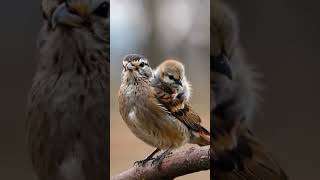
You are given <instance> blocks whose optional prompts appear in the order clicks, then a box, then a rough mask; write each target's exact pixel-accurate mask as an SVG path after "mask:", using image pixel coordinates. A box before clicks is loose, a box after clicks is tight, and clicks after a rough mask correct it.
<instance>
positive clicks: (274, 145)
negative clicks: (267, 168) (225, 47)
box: [226, 0, 320, 180]
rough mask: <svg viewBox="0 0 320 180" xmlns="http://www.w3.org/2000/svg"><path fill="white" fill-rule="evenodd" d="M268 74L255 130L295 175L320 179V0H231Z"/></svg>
mask: <svg viewBox="0 0 320 180" xmlns="http://www.w3.org/2000/svg"><path fill="white" fill-rule="evenodd" d="M226 2H229V4H230V5H231V6H232V8H233V9H234V10H235V11H236V14H237V15H238V19H239V21H240V34H241V37H240V39H241V42H242V44H243V46H244V49H245V51H246V54H247V56H248V58H249V61H250V62H252V64H254V65H256V67H257V68H258V69H259V70H260V71H261V72H262V73H263V74H264V83H265V90H264V91H263V98H264V103H263V104H262V106H261V108H260V113H259V115H258V117H257V119H256V120H255V124H254V125H255V132H256V133H257V135H258V136H259V137H260V139H261V140H262V141H263V143H264V144H265V145H266V147H267V148H268V150H270V151H271V152H272V154H273V155H274V156H275V158H276V159H277V160H279V162H280V164H281V166H282V167H283V168H284V169H285V170H286V171H287V172H288V174H289V175H290V177H291V178H292V179H293V180H317V179H320V175H319V170H320V154H319V152H320V140H319V138H320V130H319V127H320V114H319V113H320V111H319V108H320V106H319V102H320V95H319V94H318V93H319V92H320V77H319V76H320V54H319V52H320V43H319V42H320V34H319V32H320V20H319V18H320V16H319V15H320V11H319V1H301V0H282V1H279V0H267V1H263V0H259V1H248V0H242V1H239V0H227V1H226Z"/></svg>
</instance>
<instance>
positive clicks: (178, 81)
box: [174, 80, 182, 86]
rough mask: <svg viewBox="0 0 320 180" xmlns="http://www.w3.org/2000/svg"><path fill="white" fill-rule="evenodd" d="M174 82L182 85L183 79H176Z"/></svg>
mask: <svg viewBox="0 0 320 180" xmlns="http://www.w3.org/2000/svg"><path fill="white" fill-rule="evenodd" d="M174 82H175V83H176V84H178V85H180V86H182V82H181V80H175V81H174Z"/></svg>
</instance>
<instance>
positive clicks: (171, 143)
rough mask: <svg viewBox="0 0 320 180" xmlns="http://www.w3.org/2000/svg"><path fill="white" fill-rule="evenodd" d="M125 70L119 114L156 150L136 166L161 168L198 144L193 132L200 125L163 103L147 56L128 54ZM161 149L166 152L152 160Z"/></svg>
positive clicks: (135, 132)
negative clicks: (168, 158)
mask: <svg viewBox="0 0 320 180" xmlns="http://www.w3.org/2000/svg"><path fill="white" fill-rule="evenodd" d="M123 67H124V69H123V71H122V80H121V86H120V90H119V98H118V99H119V112H120V115H121V117H122V119H123V120H124V121H125V123H126V124H127V126H128V127H129V129H130V130H131V131H132V133H133V134H134V135H135V136H137V137H138V138H139V139H141V140H142V141H144V142H145V143H146V144H148V145H150V146H153V147H156V150H155V151H154V152H153V153H151V154H150V155H149V156H148V157H147V158H146V159H144V160H141V161H136V162H135V164H138V165H142V166H144V165H145V163H146V162H148V161H150V160H152V163H151V165H154V166H158V167H160V165H161V163H162V161H163V159H164V158H165V157H166V156H167V155H168V154H169V153H170V152H171V151H172V150H174V149H177V148H179V147H181V146H183V145H184V144H186V143H189V142H195V141H196V139H197V138H198V137H196V136H194V135H193V131H194V129H195V128H199V129H200V128H201V125H200V123H199V122H192V121H191V120H186V121H185V122H184V120H182V119H179V118H177V117H176V116H175V115H174V114H173V113H172V112H170V110H169V109H168V108H166V106H165V105H164V104H163V103H162V102H161V100H160V99H159V98H158V97H157V92H156V90H155V87H154V86H152V84H153V83H152V82H153V80H154V78H155V75H154V72H153V70H152V68H151V67H150V65H149V62H148V59H147V58H146V57H144V56H142V55H139V54H129V55H127V56H125V57H124V59H123ZM187 121H188V122H187ZM188 123H190V124H188ZM194 127H195V128H194ZM160 150H163V151H164V152H163V153H162V154H160V155H159V156H157V157H156V158H153V156H154V155H155V154H156V153H157V152H159V151H160Z"/></svg>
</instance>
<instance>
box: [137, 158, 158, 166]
mask: <svg viewBox="0 0 320 180" xmlns="http://www.w3.org/2000/svg"><path fill="white" fill-rule="evenodd" d="M152 159H154V158H146V159H143V160H140V161H136V162H134V164H133V166H142V167H144V165H145V164H146V163H147V162H148V161H150V160H152Z"/></svg>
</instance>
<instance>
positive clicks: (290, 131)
mask: <svg viewBox="0 0 320 180" xmlns="http://www.w3.org/2000/svg"><path fill="white" fill-rule="evenodd" d="M118 1H119V2H126V1H124V0H118ZM127 1H128V0H127ZM172 1H173V0H172ZM202 1H203V0H199V1H196V0H193V1H191V3H197V2H198V3H199V2H202ZM157 2H158V1H157ZM161 2H162V1H160V0H159V3H160V5H161V4H162V3H161ZM228 2H230V4H231V5H232V7H233V9H234V10H235V11H236V12H237V14H238V15H239V18H240V26H241V41H242V43H243V46H244V48H245V50H246V52H247V55H248V57H249V59H250V61H251V62H252V63H253V64H255V65H256V66H257V68H258V69H259V70H261V71H262V72H263V73H264V75H265V78H264V81H265V83H266V89H265V90H264V93H263V96H264V99H265V102H264V104H263V105H262V106H261V109H260V113H259V115H258V118H257V120H256V123H255V129H256V133H257V134H258V136H259V137H260V139H262V140H263V142H264V144H265V145H266V146H267V147H268V149H269V150H270V151H272V153H273V154H274V156H275V157H276V159H277V160H279V161H280V163H281V165H282V166H283V167H284V168H285V169H286V170H287V172H288V173H289V175H290V176H291V178H292V179H293V180H317V179H319V170H320V155H319V152H320V143H319V137H320V130H319V127H320V115H319V110H318V109H319V102H320V96H319V95H318V94H317V93H319V92H320V83H319V82H320V78H319V76H320V71H319V69H320V60H319V59H320V55H319V52H320V44H319V42H320V34H319V32H320V21H319V18H320V11H319V7H320V6H319V5H320V2H319V1H301V0H282V1H279V0H268V1H263V0H256V1H248V0H242V1H239V0H228ZM115 6H116V5H115ZM208 7H209V6H208ZM111 8H112V9H113V8H116V7H113V4H111ZM146 8H151V7H150V6H149V5H148V4H147V5H146ZM137 11H138V12H139V10H137ZM176 11H177V12H175V13H179V12H180V11H181V10H176ZM111 12H112V13H117V12H114V11H113V10H111ZM160 13H161V12H160ZM130 15H134V14H133V13H131V14H130ZM164 15H166V16H169V15H168V14H167V13H166V14H164ZM208 16H209V15H208ZM169 17H170V18H171V16H169ZM145 18H148V17H147V16H146V17H145ZM188 18H189V16H188V15H187V16H186V17H183V18H182V19H188ZM135 20H136V21H141V19H135ZM0 22H1V25H0V39H1V42H0V55H1V56H0V57H1V60H0V83H1V86H0V92H1V93H0V119H1V123H2V124H1V126H0V142H1V147H0V179H1V180H20V179H23V180H34V179H35V178H34V176H33V173H32V169H31V167H30V163H29V161H28V158H27V153H26V148H25V135H24V110H25V103H26V96H27V92H28V90H29V88H30V86H31V79H32V75H33V73H34V69H35V61H34V58H33V57H34V52H35V41H36V35H37V32H38V31H39V29H40V25H41V12H40V0H38V1H8V0H7V1H3V2H2V3H1V6H0ZM193 26H194V28H197V27H196V25H193ZM207 26H208V25H207ZM127 28H128V30H130V29H129V27H128V26H127ZM130 28H131V27H130ZM178 28H179V27H178ZM131 29H133V28H131ZM181 29H184V28H181ZM197 34H198V33H197ZM121 35H122V36H125V35H126V34H121ZM181 36H182V35H181ZM114 38H115V37H112V43H116V41H115V40H114ZM191 38H192V37H191ZM153 39H154V38H153ZM153 41H155V40H153ZM200 43H201V42H200ZM154 44H156V42H155V43H154ZM121 46H122V45H121ZM130 46H131V45H130ZM131 47H133V46H131ZM137 47H138V46H137ZM140 47H141V46H140ZM168 47H170V46H168ZM146 48H148V47H146ZM161 49H162V48H160V47H159V50H161ZM126 51H128V52H125V53H129V50H128V49H127V50H126ZM132 51H135V50H132ZM135 52H136V51H135ZM137 52H140V53H144V51H142V49H140V51H139V50H137ZM156 52H158V51H156ZM125 53H123V54H121V53H119V52H118V54H116V56H118V57H121V58H120V59H119V60H121V59H122V55H124V54H125ZM130 53H131V51H130ZM144 54H145V55H146V56H147V57H149V58H150V59H151V58H152V59H162V58H165V57H167V56H170V54H171V53H168V54H166V53H163V52H161V53H160V52H159V53H158V55H157V54H155V53H154V52H153V51H151V50H150V51H147V50H146V51H145V53H144ZM112 55H113V54H112ZM113 56H114V55H113ZM199 60H200V59H199ZM199 60H198V59H195V60H193V61H199ZM154 64H156V63H154ZM114 67H115V66H112V68H114ZM191 76H193V75H191ZM118 80H119V79H118ZM197 80H199V79H196V81H197ZM192 82H193V83H195V81H194V80H192ZM123 128H126V127H125V126H124V127H123ZM133 139H135V138H134V137H133ZM142 145H144V144H143V143H142ZM135 147H136V144H134V145H130V146H129V147H128V146H124V147H123V148H127V149H129V150H131V151H134V149H135ZM144 155H145V153H144V152H143V153H141V157H143V156H144Z"/></svg>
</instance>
